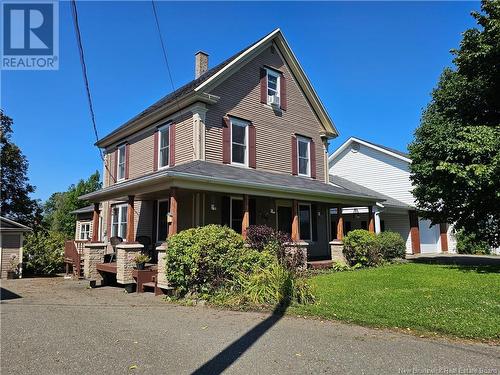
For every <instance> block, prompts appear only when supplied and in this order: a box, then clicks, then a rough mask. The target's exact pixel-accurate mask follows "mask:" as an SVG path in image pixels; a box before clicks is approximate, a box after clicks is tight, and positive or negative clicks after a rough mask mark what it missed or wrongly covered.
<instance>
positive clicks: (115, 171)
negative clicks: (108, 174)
mask: <svg viewBox="0 0 500 375" xmlns="http://www.w3.org/2000/svg"><path fill="white" fill-rule="evenodd" d="M117 179H118V148H116V150H115V161H114V165H113V182H116V180H117Z"/></svg>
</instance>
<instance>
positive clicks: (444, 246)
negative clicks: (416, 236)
mask: <svg viewBox="0 0 500 375" xmlns="http://www.w3.org/2000/svg"><path fill="white" fill-rule="evenodd" d="M439 236H440V238H441V251H442V252H443V253H447V252H448V225H447V224H446V223H441V224H439Z"/></svg>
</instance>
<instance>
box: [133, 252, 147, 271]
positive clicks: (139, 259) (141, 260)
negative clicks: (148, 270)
mask: <svg viewBox="0 0 500 375" xmlns="http://www.w3.org/2000/svg"><path fill="white" fill-rule="evenodd" d="M150 260H151V258H150V257H148V256H147V255H144V254H141V253H139V254H137V255H136V256H135V258H134V262H135V266H136V268H137V269H138V270H143V269H144V265H145V264H146V263H147V262H149V261H150Z"/></svg>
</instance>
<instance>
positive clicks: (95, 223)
mask: <svg viewBox="0 0 500 375" xmlns="http://www.w3.org/2000/svg"><path fill="white" fill-rule="evenodd" d="M98 241H99V203H94V215H93V216H92V242H98Z"/></svg>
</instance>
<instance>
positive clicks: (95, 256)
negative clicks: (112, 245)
mask: <svg viewBox="0 0 500 375" xmlns="http://www.w3.org/2000/svg"><path fill="white" fill-rule="evenodd" d="M105 251H106V244H105V243H103V242H87V243H86V244H85V247H84V249H83V277H85V278H86V279H87V280H90V281H91V282H95V281H101V280H102V277H101V274H100V273H99V272H98V271H97V263H103V262H104V253H105Z"/></svg>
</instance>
